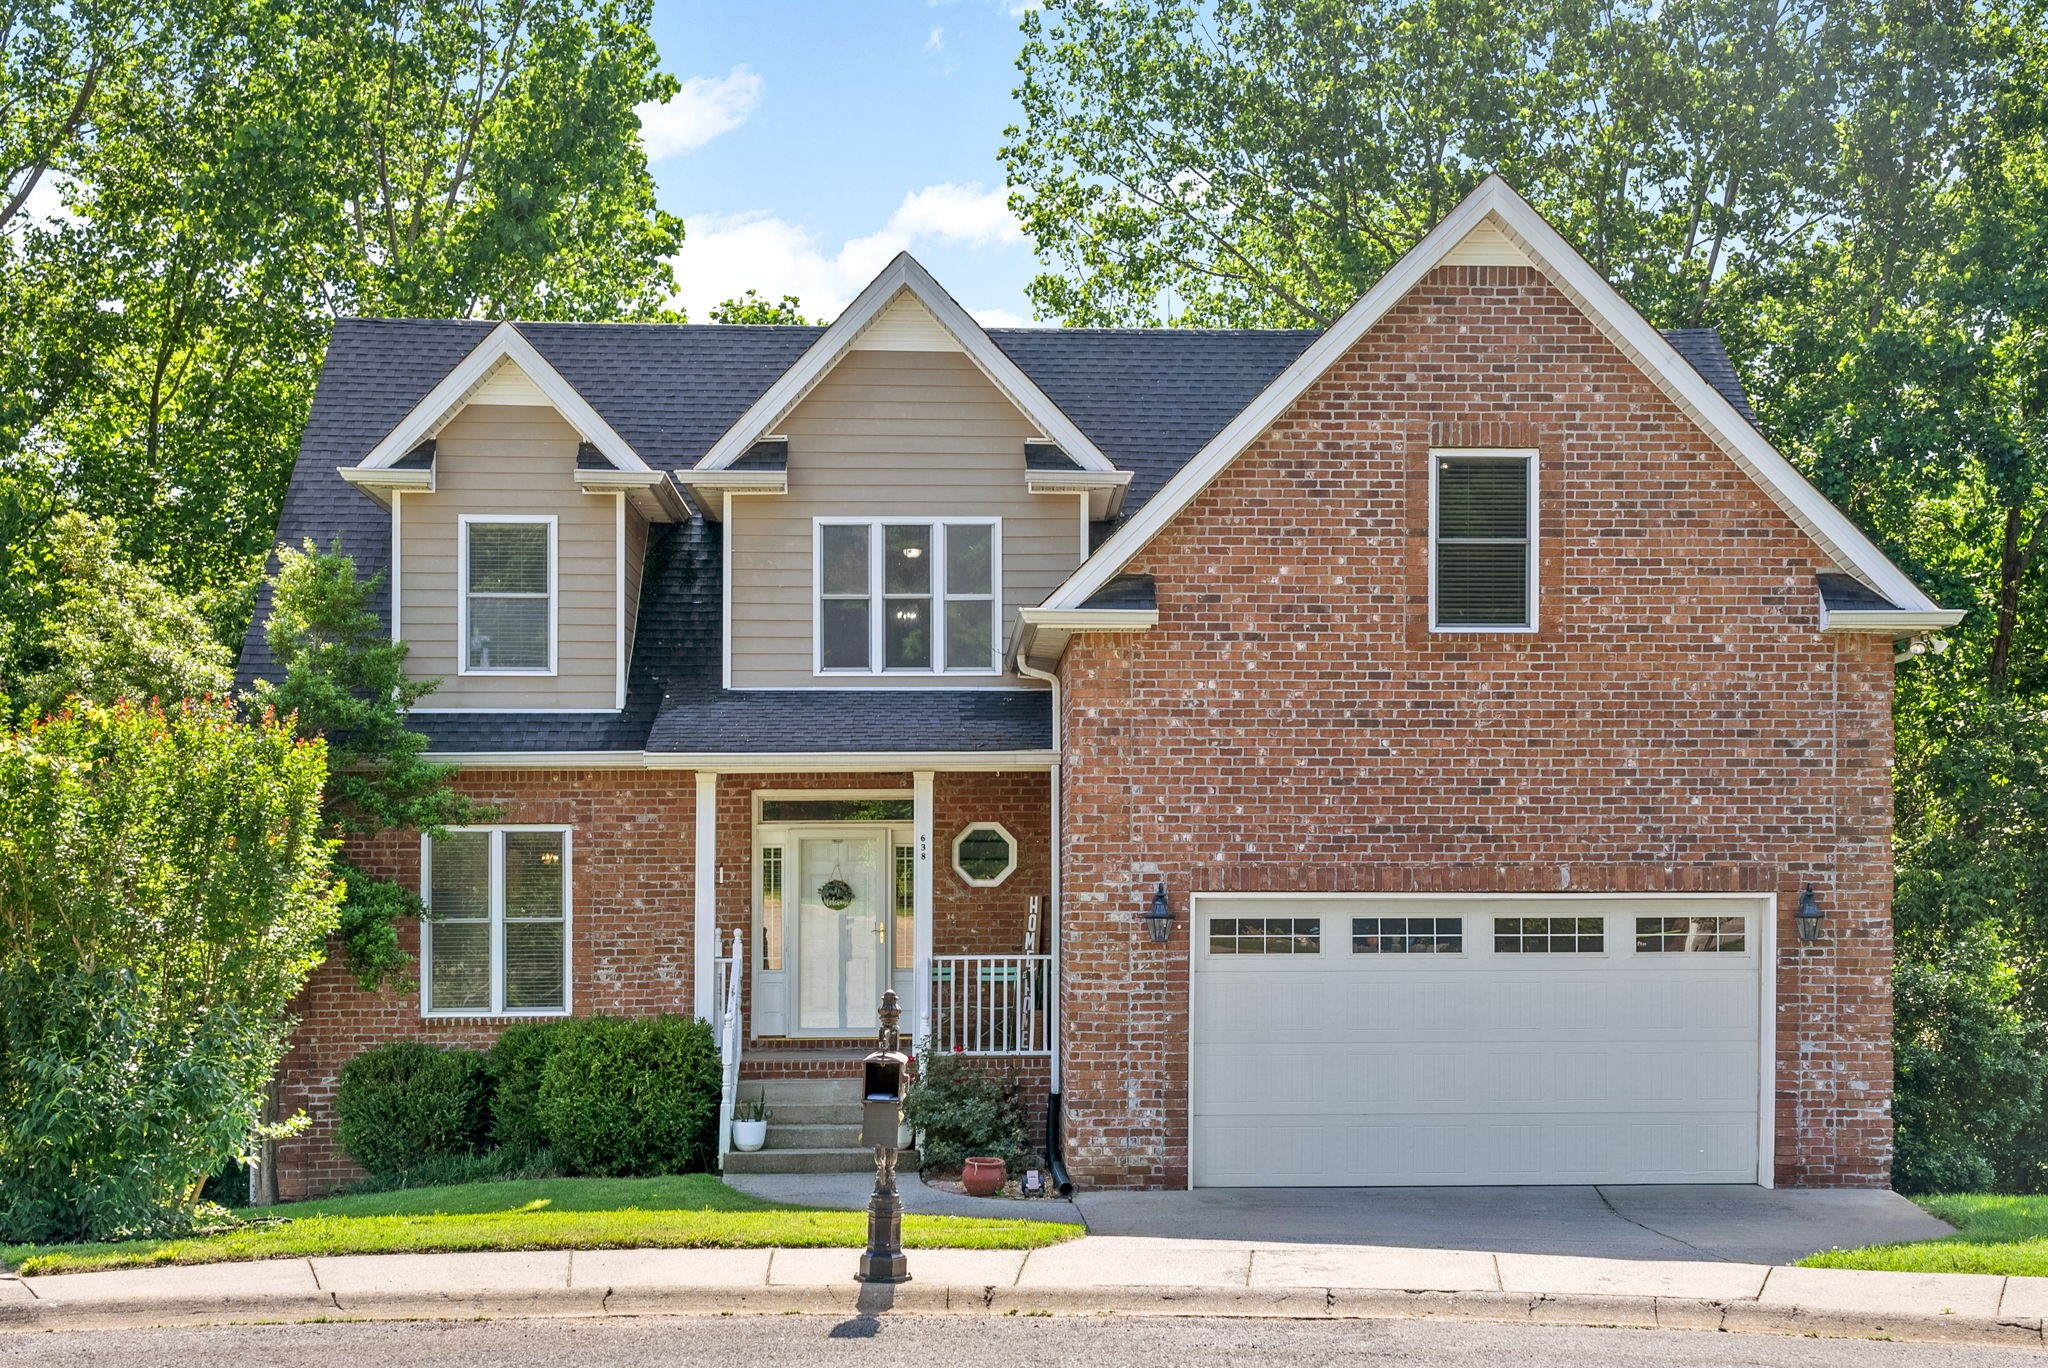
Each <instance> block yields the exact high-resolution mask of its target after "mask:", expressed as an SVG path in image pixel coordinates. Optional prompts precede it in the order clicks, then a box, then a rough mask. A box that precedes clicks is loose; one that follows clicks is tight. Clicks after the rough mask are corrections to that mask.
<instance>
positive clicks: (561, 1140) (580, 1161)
mask: <svg viewBox="0 0 2048 1368" xmlns="http://www.w3.org/2000/svg"><path fill="white" fill-rule="evenodd" d="M552 1045H553V1048H551V1049H550V1050H549V1051H548V1055H547V1063H546V1064H545V1065H544V1066H543V1067H542V1070H541V1085H540V1103H539V1107H538V1113H539V1117H540V1124H541V1129H542V1130H543V1131H544V1132H545V1133H546V1135H547V1139H548V1146H549V1148H551V1149H552V1150H553V1151H554V1153H555V1158H556V1160H557V1161H558V1162H560V1163H561V1164H562V1165H563V1166H564V1167H566V1168H567V1169H568V1170H569V1171H570V1172H572V1173H593V1174H599V1175H603V1176H619V1175H640V1174H660V1173H693V1172H699V1171H702V1170H704V1169H708V1168H709V1167H710V1166H711V1162H712V1160H713V1158H714V1157H715V1155H716V1150H717V1140H716V1135H717V1125H718V1083H719V1077H718V1050H717V1047H716V1046H715V1045H714V1044H713V1043H712V1039H711V1028H710V1027H709V1026H708V1025H706V1024H705V1023H703V1022H701V1021H692V1020H690V1019H688V1018H685V1017H660V1018H647V1017H641V1018H634V1019H631V1020H627V1019H622V1018H619V1017H601V1016H600V1017H583V1018H579V1019H577V1020H574V1021H567V1022H563V1023H561V1024H560V1026H559V1027H558V1028H557V1032H556V1034H555V1035H554V1036H553V1038H552Z"/></svg>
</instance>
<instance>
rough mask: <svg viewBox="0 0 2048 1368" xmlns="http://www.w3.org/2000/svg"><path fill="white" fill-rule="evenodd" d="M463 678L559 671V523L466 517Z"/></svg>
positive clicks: (546, 518)
mask: <svg viewBox="0 0 2048 1368" xmlns="http://www.w3.org/2000/svg"><path fill="white" fill-rule="evenodd" d="M459 533H460V540H461V545H460V548H459V551H458V559H459V561H460V564H459V565H458V566H457V567H456V569H457V574H458V576H459V578H460V580H461V584H462V601H461V610H460V613H461V624H460V630H461V634H462V642H463V648H462V668H461V673H463V674H466V675H474V674H527V675H551V674H553V673H554V672H555V579H556V575H555V568H556V545H555V518H554V515H552V514H511V513H465V514H463V515H462V516H461V518H460V519H459Z"/></svg>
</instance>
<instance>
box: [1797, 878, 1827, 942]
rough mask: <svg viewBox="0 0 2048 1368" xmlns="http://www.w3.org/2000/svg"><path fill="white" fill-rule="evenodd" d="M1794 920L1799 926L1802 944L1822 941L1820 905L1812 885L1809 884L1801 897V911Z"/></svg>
mask: <svg viewBox="0 0 2048 1368" xmlns="http://www.w3.org/2000/svg"><path fill="white" fill-rule="evenodd" d="M1792 920H1793V921H1794V922H1796V923H1797V924H1798V926H1799V940H1800V943H1801V944H1803V945H1811V944H1813V943H1814V942H1815V941H1817V940H1819V939H1820V921H1821V911H1820V904H1819V903H1817V902H1815V901H1814V898H1813V885H1812V884H1808V885H1807V886H1806V891H1805V892H1804V893H1801V894H1800V895H1799V911H1798V912H1797V913H1796V914H1794V916H1793V918H1792Z"/></svg>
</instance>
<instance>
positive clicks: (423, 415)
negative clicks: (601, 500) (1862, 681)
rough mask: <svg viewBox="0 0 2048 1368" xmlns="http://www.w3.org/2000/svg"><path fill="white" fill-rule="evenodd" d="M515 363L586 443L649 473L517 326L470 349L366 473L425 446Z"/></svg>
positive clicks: (388, 437)
mask: <svg viewBox="0 0 2048 1368" xmlns="http://www.w3.org/2000/svg"><path fill="white" fill-rule="evenodd" d="M508 361H509V362H510V363H511V364H513V365H515V366H517V367H518V368H519V369H520V370H521V371H522V372H523V373H524V374H525V376H526V378H527V379H528V380H530V381H532V382H533V385H534V387H535V388H537V389H538V390H540V392H541V393H542V394H543V395H544V396H546V398H547V400H548V402H549V403H551V404H553V405H554V406H555V409H556V411H557V412H559V413H560V414H561V415H562V417H563V418H564V419H566V420H567V421H568V423H569V426H571V427H573V428H575V429H576V431H577V432H579V433H581V434H582V436H583V440H584V442H585V443H586V444H587V445H589V446H592V447H594V448H596V450H597V451H598V452H600V453H602V454H603V456H604V458H605V459H606V460H607V461H609V462H610V463H611V465H612V466H613V467H614V468H615V469H618V470H632V471H639V472H646V471H647V470H648V465H647V462H645V461H644V460H642V459H641V458H640V453H638V452H637V451H635V450H633V447H632V445H631V444H630V443H628V442H627V441H626V439H625V438H623V437H621V436H619V434H618V433H617V432H616V431H614V430H613V428H612V425H611V424H610V423H608V422H606V421H605V420H604V418H603V417H602V416H600V415H599V413H598V411H597V410H596V409H595V408H593V407H591V405H590V402H589V401H588V400H586V399H585V398H584V397H583V395H582V394H580V393H579V392H578V391H577V389H576V387H575V386H574V385H572V384H570V383H569V382H568V380H567V379H565V378H564V377H563V375H562V373H561V372H560V371H558V370H556V369H555V368H554V366H553V365H552V364H551V363H550V362H549V361H548V359H547V358H546V357H545V356H542V355H541V354H540V352H539V351H537V350H536V349H535V348H534V345H533V343H531V342H529V341H527V339H526V338H525V336H524V335H522V334H521V333H520V331H519V325H518V324H517V323H500V324H498V326H497V327H495V328H492V329H491V331H490V332H489V333H488V334H486V335H485V337H484V338H483V340H482V341H480V342H478V343H477V344H476V346H474V347H472V348H471V349H470V352H469V354H468V355H467V356H465V357H463V358H462V360H460V361H458V362H457V363H456V364H455V368H454V369H453V370H450V371H449V372H448V373H447V374H446V375H444V376H442V377H441V381H440V383H439V384H437V385H435V386H434V387H433V388H432V389H431V390H428V391H427V394H426V397H424V398H423V399H421V400H420V401H419V402H418V403H417V404H414V405H413V406H412V408H411V409H410V410H408V411H407V413H406V414H405V416H404V417H403V418H401V419H400V420H399V421H398V423H397V425H396V426H394V427H393V428H392V429H391V430H390V431H389V432H387V433H385V434H384V436H383V439H382V440H380V441H379V442H378V443H377V444H376V445H375V446H374V447H372V448H371V449H370V451H369V454H368V455H366V456H364V457H363V459H362V460H361V461H360V462H358V466H359V468H360V469H363V470H383V469H385V468H387V467H390V466H394V465H397V464H398V463H399V462H400V461H402V460H404V459H405V458H406V456H407V455H408V454H409V453H410V452H411V451H412V450H413V449H414V448H415V447H417V446H418V445H419V444H420V443H421V442H422V441H425V440H426V439H427V438H429V437H432V436H433V435H434V433H435V432H436V431H438V430H439V428H440V425H441V424H442V423H444V422H446V421H447V419H448V417H449V415H451V414H453V413H454V412H455V411H456V410H457V409H459V408H461V407H462V405H463V404H464V402H466V401H467V400H468V398H469V397H470V395H471V394H473V393H475V392H476V389H477V387H478V386H480V385H482V384H483V383H484V382H485V381H486V380H488V379H489V378H490V376H491V372H493V371H494V370H496V369H497V368H498V367H499V366H500V365H502V364H504V363H506V362H508Z"/></svg>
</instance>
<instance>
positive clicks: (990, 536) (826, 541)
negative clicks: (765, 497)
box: [815, 518, 1002, 674]
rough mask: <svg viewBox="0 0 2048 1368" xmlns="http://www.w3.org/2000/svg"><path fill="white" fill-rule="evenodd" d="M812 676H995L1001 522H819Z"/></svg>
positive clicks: (952, 519) (857, 519)
mask: <svg viewBox="0 0 2048 1368" xmlns="http://www.w3.org/2000/svg"><path fill="white" fill-rule="evenodd" d="M816 526H817V541H816V556H815V562H816V566H815V569H816V581H815V582H816V584H817V586H818V599H817V616H816V631H815V637H816V647H815V649H816V669H817V672H818V673H819V674H994V673H995V672H996V671H997V669H998V668H999V666H998V662H997V658H996V652H997V649H998V645H999V637H998V634H997V615H998V613H999V612H1000V611H1001V602H1000V598H999V596H998V594H997V592H996V586H997V585H999V584H1001V583H1002V565H1001V561H1002V525H1001V523H1000V522H998V521H997V520H996V519H993V518H949V519H931V520H924V519H919V520H909V519H902V520H898V519H869V518H820V519H818V520H817V525H816Z"/></svg>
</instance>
